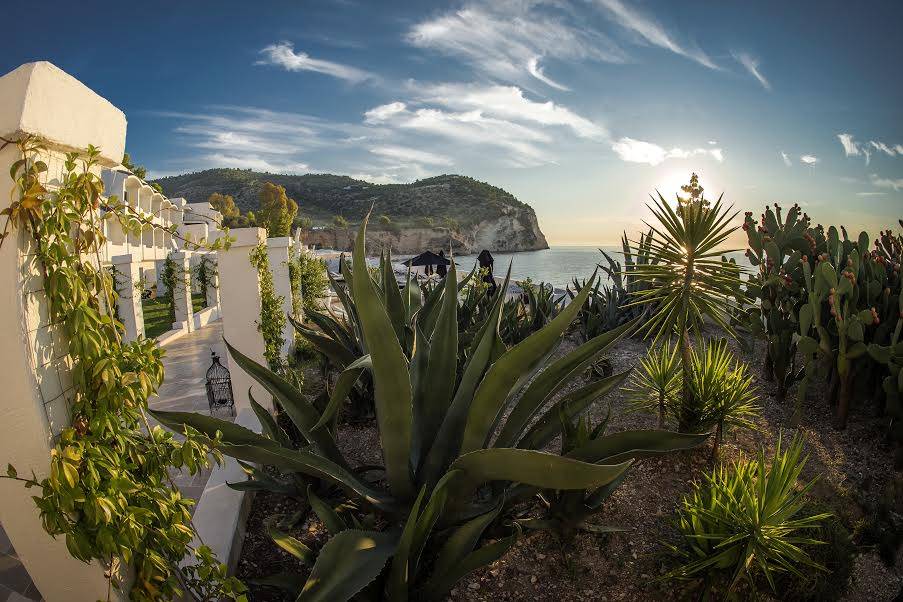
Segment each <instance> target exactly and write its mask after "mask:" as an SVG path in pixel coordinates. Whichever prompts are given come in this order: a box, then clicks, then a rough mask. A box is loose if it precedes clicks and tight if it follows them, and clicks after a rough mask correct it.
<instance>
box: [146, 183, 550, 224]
mask: <svg viewBox="0 0 903 602" xmlns="http://www.w3.org/2000/svg"><path fill="white" fill-rule="evenodd" d="M156 181H157V182H158V183H159V184H160V185H161V186H162V187H163V191H164V193H165V194H166V195H167V196H169V197H170V198H173V197H184V198H186V199H188V201H189V202H200V201H204V200H206V199H207V197H209V196H210V195H211V194H212V193H214V192H219V193H222V194H229V195H232V197H233V198H234V199H235V203H236V204H237V205H238V206H239V207H240V208H241V210H242V211H243V212H244V211H248V210H249V209H250V210H253V211H256V210H257V209H258V200H257V193H258V190H259V188H260V186H261V184H262V183H263V182H273V183H275V184H280V185H282V186H284V187H285V189H286V192H287V193H288V195H289V196H290V197H291V198H293V199H295V200H296V201H297V202H298V204H299V206H300V213H302V214H303V215H305V216H307V217H310V218H311V219H313V221H314V223H315V224H325V223H328V222H330V221H331V220H332V217H333V216H334V215H343V216H344V217H345V218H347V219H348V220H351V221H352V222H355V221H359V220H360V219H361V218H362V217H363V216H364V214H365V213H366V212H367V210H368V209H369V208H370V206H371V204H372V205H374V215H382V214H386V215H388V216H390V217H391V218H392V220H393V221H395V222H399V223H405V222H412V221H414V220H416V219H418V218H426V217H431V218H433V219H434V220H436V221H437V222H439V221H440V220H442V219H443V218H445V217H450V218H452V219H455V220H457V221H458V223H460V224H461V225H462V226H463V225H468V224H471V223H476V222H479V221H482V220H484V219H491V218H493V217H497V216H498V215H501V214H503V213H506V212H510V211H511V209H515V210H521V211H522V210H524V209H525V210H527V211H528V212H530V213H532V212H533V210H532V209H531V208H530V207H529V206H528V205H526V204H525V203H522V202H520V201H518V200H517V198H515V197H514V195H512V194H511V193H509V192H506V191H505V190H502V189H501V188H498V187H496V186H492V185H490V184H486V183H485V182H480V181H477V180H474V179H473V178H469V177H466V176H459V175H442V176H436V177H433V178H427V179H424V180H418V181H417V182H414V183H412V184H371V183H369V182H364V181H361V180H355V179H353V178H349V177H347V176H336V175H330V174H307V175H302V176H293V175H279V174H270V173H261V172H255V171H250V170H243V169H208V170H206V171H200V172H197V173H189V174H183V175H179V176H171V177H167V178H161V179H159V180H156ZM518 212H520V211H518Z"/></svg>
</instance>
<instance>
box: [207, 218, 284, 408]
mask: <svg viewBox="0 0 903 602" xmlns="http://www.w3.org/2000/svg"><path fill="white" fill-rule="evenodd" d="M229 235H230V236H231V237H232V238H234V240H233V242H232V244H231V245H230V246H229V248H228V249H225V250H222V251H218V252H217V255H219V260H218V263H219V287H220V315H221V316H222V320H223V338H224V339H226V341H228V342H229V344H230V345H232V346H233V347H235V348H236V349H238V350H239V351H241V352H242V353H243V354H244V355H246V356H248V357H250V358H251V359H253V360H254V361H255V362H258V363H259V364H263V365H264V366H265V365H266V359H265V358H264V356H263V351H264V344H263V336H262V335H261V334H260V332H259V331H258V330H257V321H258V320H260V279H259V278H258V276H257V268H255V267H254V266H253V265H251V261H250V258H249V255H250V253H251V251H252V250H253V249H254V247H256V246H257V245H258V244H260V243H262V242H264V241H265V240H266V230H264V229H263V228H236V229H234V230H230V232H229ZM229 372H230V373H231V376H232V392H233V394H234V395H235V409H236V412H241V409H242V408H246V407H249V406H250V401H249V399H248V388H249V387H252V388H253V389H252V393H253V395H254V399H256V400H257V401H258V402H259V403H260V404H261V405H263V406H264V407H265V408H267V409H269V410H271V411H272V409H273V407H272V401H271V400H270V396H269V394H268V393H266V392H265V391H264V389H263V387H261V386H260V385H259V384H257V381H255V380H254V379H253V378H251V377H250V376H248V375H247V374H246V373H245V371H244V370H242V369H241V368H240V367H239V366H238V364H236V363H235V362H234V361H232V359H231V358H230V360H229Z"/></svg>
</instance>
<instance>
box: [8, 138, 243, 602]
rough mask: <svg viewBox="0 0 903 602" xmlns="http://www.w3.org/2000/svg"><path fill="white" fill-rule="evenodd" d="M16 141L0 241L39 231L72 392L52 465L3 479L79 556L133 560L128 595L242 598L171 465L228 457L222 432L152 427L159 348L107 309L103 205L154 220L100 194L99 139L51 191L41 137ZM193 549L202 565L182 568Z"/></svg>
mask: <svg viewBox="0 0 903 602" xmlns="http://www.w3.org/2000/svg"><path fill="white" fill-rule="evenodd" d="M7 143H9V141H7ZM16 144H17V145H18V148H19V150H20V152H21V158H20V159H19V160H17V161H16V162H15V163H13V165H12V167H11V170H10V174H11V176H12V178H13V180H14V182H15V187H14V189H13V192H12V199H11V203H10V205H9V207H7V208H6V209H4V210H3V211H2V213H0V214H2V215H5V216H6V217H7V221H6V224H5V227H4V230H3V232H2V234H0V244H2V243H3V242H4V241H5V239H6V237H7V236H8V235H9V234H10V232H11V231H12V230H14V229H16V228H20V229H22V230H24V231H25V232H26V234H27V235H28V236H30V237H31V239H32V240H33V244H34V247H35V249H36V253H37V257H38V259H39V262H40V266H41V270H42V276H43V281H44V291H45V294H46V296H47V302H48V306H49V316H50V320H51V323H53V324H55V325H56V327H58V328H62V329H63V331H64V333H65V335H66V337H67V339H68V341H69V354H70V357H71V359H72V364H73V368H72V380H73V388H74V391H73V392H74V397H73V400H72V406H71V417H70V418H71V421H70V424H71V426H69V427H68V428H64V429H63V430H62V432H61V433H60V434H59V436H58V438H57V440H56V444H55V446H54V448H53V449H52V450H51V455H50V474H49V476H47V477H45V478H39V477H37V476H36V475H35V474H34V473H32V475H31V476H30V477H20V476H19V475H18V472H17V470H16V468H15V467H13V466H12V465H10V466H8V468H7V474H6V475H5V478H8V479H14V480H17V481H20V482H22V483H23V484H24V486H25V487H26V488H34V489H36V490H37V494H36V495H35V496H34V497H33V499H34V501H35V504H36V505H37V508H38V510H39V512H40V516H41V520H42V523H43V526H44V529H45V530H46V531H47V532H48V533H49V534H50V535H52V536H54V537H57V536H61V537H64V538H65V542H66V546H67V548H68V550H69V553H70V554H71V555H72V556H73V557H75V558H77V559H79V560H82V561H84V562H91V561H99V562H100V563H102V564H103V565H104V566H105V567H106V569H107V570H106V575H107V578H108V579H109V583H110V587H111V588H113V587H115V588H117V589H123V588H126V587H128V584H126V583H124V582H123V581H122V580H121V579H122V578H121V575H122V574H123V573H124V571H123V570H122V566H121V565H122V564H125V565H129V566H131V567H133V568H134V571H135V578H134V581H133V583H132V584H131V586H130V589H129V596H130V598H131V599H132V600H137V601H150V600H171V599H175V598H177V597H179V596H181V595H183V594H186V595H188V596H190V597H191V598H193V599H195V600H205V601H207V600H210V601H212V600H219V599H222V598H230V599H235V600H246V596H245V594H244V592H245V591H246V590H245V587H244V585H242V583H241V582H240V581H238V580H237V579H235V578H231V577H227V575H226V571H225V567H224V566H223V565H222V564H220V563H219V562H218V561H217V560H216V559H215V558H214V556H213V555H212V553H211V551H210V549H209V548H208V547H206V546H205V545H203V544H201V545H199V546H197V547H194V546H193V544H192V541H193V540H194V539H195V537H196V536H197V533H196V531H195V529H194V527H193V525H192V524H191V505H192V504H193V501H192V500H190V499H186V498H183V497H182V496H181V494H180V493H179V491H178V489H177V488H176V487H175V486H174V485H173V484H172V482H171V480H170V476H169V471H170V469H186V470H188V471H189V472H190V473H192V474H194V473H196V472H197V471H198V470H200V469H201V468H203V467H206V466H208V465H209V462H210V458H211V457H212V458H213V460H214V461H217V462H219V461H221V456H220V454H219V452H218V451H217V449H216V447H217V444H218V440H217V439H213V440H210V439H207V438H205V437H202V436H201V435H200V434H199V433H198V432H197V431H195V430H193V429H190V428H186V430H185V432H184V434H185V439H184V441H178V440H177V439H176V438H175V437H174V436H173V435H172V434H171V433H169V432H167V431H164V430H163V429H162V428H161V427H159V426H154V427H151V425H150V423H149V422H148V419H147V415H146V409H147V400H148V398H149V397H150V396H151V395H153V394H154V393H155V392H156V390H157V388H158V387H159V385H160V384H161V382H162V380H163V364H162V361H161V357H162V353H163V352H162V350H160V349H158V348H157V347H156V344H155V343H154V341H148V340H138V341H134V342H131V343H124V342H123V340H122V333H121V329H122V325H121V324H120V323H119V322H118V321H117V320H116V318H115V314H114V313H113V312H112V309H111V308H113V307H114V291H113V282H112V278H111V276H110V274H109V272H108V271H107V270H105V269H104V268H103V267H101V260H100V252H101V249H102V247H103V245H104V243H105V238H104V234H103V227H102V224H103V222H102V220H101V219H100V215H101V214H110V215H104V217H105V218H107V219H109V217H110V216H112V217H114V218H115V219H117V220H119V222H120V223H121V224H122V226H123V228H124V229H126V230H127V231H130V232H131V231H135V230H136V229H137V230H140V229H141V228H145V227H150V226H148V221H149V220H146V218H144V217H142V216H140V215H138V216H136V215H132V214H129V213H127V210H125V209H123V207H124V205H122V204H121V203H119V202H118V199H116V198H115V197H111V198H109V199H106V198H104V197H103V196H102V194H103V184H102V182H101V180H100V178H99V177H98V176H97V175H96V173H94V172H95V170H96V164H97V157H98V155H99V151H98V150H97V149H96V148H94V147H89V148H88V149H87V152H86V153H85V154H84V155H80V154H78V153H69V154H67V156H66V162H65V173H64V174H63V176H62V177H61V179H60V180H61V184H60V186H59V188H58V189H56V190H53V191H51V190H48V189H47V188H45V186H44V185H43V184H42V182H41V179H42V177H43V176H42V174H44V173H45V172H46V171H47V165H46V164H45V163H44V162H43V161H40V160H37V157H38V156H39V154H40V153H41V152H43V145H42V143H41V141H40V140H39V139H37V138H35V137H25V138H23V139H21V140H19V141H17V142H16ZM189 554H192V555H194V557H195V564H193V565H191V566H188V567H185V568H180V563H181V562H182V561H183V559H184V558H185V557H186V556H188V555H189ZM198 576H203V577H204V578H203V579H199V578H198ZM110 597H111V591H108V593H107V599H108V600H109V599H110Z"/></svg>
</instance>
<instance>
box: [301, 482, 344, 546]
mask: <svg viewBox="0 0 903 602" xmlns="http://www.w3.org/2000/svg"><path fill="white" fill-rule="evenodd" d="M307 499H308V501H309V502H310V507H311V509H313V511H314V513H316V515H317V518H319V519H320V521H321V522H322V523H323V525H324V526H325V527H326V530H327V531H328V532H329V533H330V535H337V534H339V533H341V532H342V531H344V530H345V529H347V528H348V525H346V524H345V521H343V520H342V517H341V516H339V514H338V512H336V511H335V509H334V508H333V507H332V506H330V505H329V504H327V503H326V502H324V501H323V500H321V499H320V498H319V497H317V495H316V494H315V493H314V492H313V490H312V489H311V487H310V485H308V486H307Z"/></svg>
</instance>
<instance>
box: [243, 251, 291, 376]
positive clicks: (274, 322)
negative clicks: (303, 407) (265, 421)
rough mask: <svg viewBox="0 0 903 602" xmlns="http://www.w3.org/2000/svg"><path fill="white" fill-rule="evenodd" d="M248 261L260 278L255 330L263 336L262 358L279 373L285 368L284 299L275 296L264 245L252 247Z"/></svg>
mask: <svg viewBox="0 0 903 602" xmlns="http://www.w3.org/2000/svg"><path fill="white" fill-rule="evenodd" d="M249 259H250V260H251V265H253V266H254V267H255V268H257V275H258V276H259V277H260V320H259V321H258V322H257V330H259V331H260V334H261V335H262V336H263V343H264V351H263V356H264V357H265V358H266V360H267V364H268V365H269V367H270V370H272V371H274V372H281V371H282V370H283V368H284V367H285V359H284V358H283V357H282V345H283V344H284V343H285V339H283V338H282V332H283V331H284V330H285V323H286V321H287V319H286V317H285V314H284V313H283V312H282V302H283V301H285V299H284V298H283V297H282V296H281V295H277V294H276V287H275V285H274V284H273V273H272V272H271V271H270V259H269V256H268V255H267V247H266V244H264V243H260V244H259V245H257V246H256V247H254V248H253V249H252V250H251V253H250V255H249Z"/></svg>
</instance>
